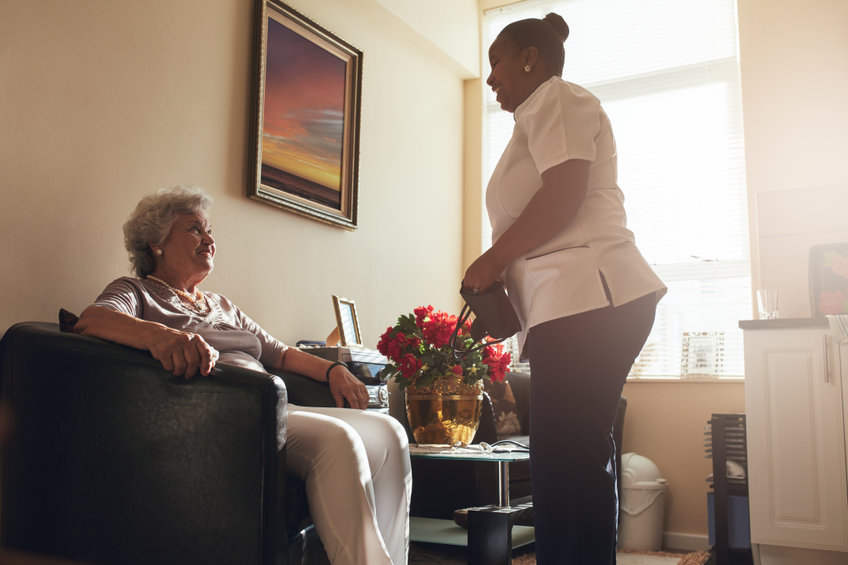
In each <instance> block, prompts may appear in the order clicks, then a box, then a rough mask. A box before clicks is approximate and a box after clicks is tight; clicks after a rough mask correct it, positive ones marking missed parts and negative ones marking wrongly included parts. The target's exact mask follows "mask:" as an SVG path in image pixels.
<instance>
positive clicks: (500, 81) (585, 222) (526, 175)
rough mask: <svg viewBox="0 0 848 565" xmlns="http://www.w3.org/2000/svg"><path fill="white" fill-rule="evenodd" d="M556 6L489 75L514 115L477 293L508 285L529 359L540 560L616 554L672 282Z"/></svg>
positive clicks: (507, 37)
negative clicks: (638, 393)
mask: <svg viewBox="0 0 848 565" xmlns="http://www.w3.org/2000/svg"><path fill="white" fill-rule="evenodd" d="M568 32H569V29H568V25H567V24H566V23H565V21H564V20H563V19H562V17H560V16H559V15H557V14H554V13H550V14H548V15H547V16H545V18H544V19H541V20H539V19H527V20H521V21H517V22H513V23H511V24H509V25H508V26H506V27H505V28H504V29H503V30H502V31H501V32H500V34H499V35H498V36H497V38H495V41H494V42H493V43H492V45H491V47H490V48H489V62H490V64H491V74H490V75H489V78H488V79H487V81H486V82H487V84H488V85H489V86H490V87H491V88H492V90H493V91H494V92H495V94H496V96H497V101H498V103H500V105H501V108H502V109H503V110H506V111H507V112H511V113H513V114H514V117H515V129H514V131H513V134H512V139H510V141H509V144H508V145H507V147H506V149H505V150H504V152H503V155H502V156H501V159H500V161H499V162H498V165H497V167H495V170H494V172H493V173H492V178H491V180H490V181H489V186H488V188H487V191H486V207H487V209H488V213H489V220H490V221H491V223H492V241H493V243H492V246H491V247H490V248H489V249H488V250H487V251H486V252H485V253H483V254H482V255H481V256H480V257H479V258H478V259H477V260H476V261H474V263H472V265H471V266H470V267H469V268H468V270H467V271H466V272H465V277H464V278H463V281H462V284H463V286H464V287H465V288H467V289H470V290H472V291H474V290H482V289H485V288H488V287H489V286H490V285H491V284H492V283H494V282H495V281H496V280H499V279H502V280H503V281H504V282H505V285H506V288H507V291H508V293H509V297H510V299H511V301H512V303H513V305H514V306H515V309H516V311H517V312H518V316H519V318H520V319H521V323H522V331H521V332H520V333H519V344H520V347H521V357H522V358H523V359H529V361H530V371H531V374H532V378H531V381H530V382H531V391H530V407H531V415H532V416H531V419H530V426H531V428H530V452H531V478H532V488H533V506H534V513H535V525H536V558H537V563H539V565H546V564H553V563H557V564H563V563H565V564H569V565H605V564H614V563H615V545H616V537H617V524H618V501H617V490H616V472H615V463H614V461H615V450H616V446H615V443H614V441H613V437H612V427H613V422H614V421H615V414H616V410H617V407H618V401H619V398H620V396H621V391H622V388H623V386H624V382H625V380H626V378H627V374H628V372H629V371H630V367H631V366H632V365H633V362H634V361H635V359H636V357H637V356H638V355H639V352H640V351H641V349H642V346H643V345H644V343H645V341H646V340H647V338H648V335H649V334H650V331H651V327H652V326H653V323H654V315H655V311H656V305H657V302H658V300H659V299H660V298H661V297H662V296H663V294H665V291H666V288H665V286H664V285H663V283H662V281H661V280H660V279H659V278H658V277H657V276H656V275H655V274H654V272H653V271H652V270H651V268H650V266H649V265H648V263H647V262H646V261H645V259H644V258H643V257H642V255H641V253H640V252H639V250H638V249H637V248H636V244H635V241H634V237H633V233H632V232H630V231H629V230H628V229H627V218H626V214H625V212H624V206H623V202H624V196H623V194H622V192H621V190H620V189H619V187H618V185H617V171H616V148H615V140H614V138H613V134H612V129H611V127H610V122H609V119H608V118H607V115H606V114H605V113H604V110H603V109H602V108H601V105H600V102H599V101H598V99H597V98H596V97H595V96H594V95H592V94H591V93H590V92H589V91H587V90H586V89H584V88H582V87H580V86H578V85H576V84H572V83H569V82H567V81H565V80H563V79H562V78H560V77H561V75H562V69H563V63H564V58H565V52H564V49H563V43H564V42H565V40H566V38H567V37H568Z"/></svg>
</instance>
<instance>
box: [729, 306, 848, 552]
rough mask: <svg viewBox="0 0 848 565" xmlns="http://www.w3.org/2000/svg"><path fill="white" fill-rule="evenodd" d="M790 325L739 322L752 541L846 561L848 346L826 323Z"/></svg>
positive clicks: (847, 532) (814, 322)
mask: <svg viewBox="0 0 848 565" xmlns="http://www.w3.org/2000/svg"><path fill="white" fill-rule="evenodd" d="M768 322H779V323H771V324H770V323H768ZM791 322H792V321H791V320H774V321H771V320H769V321H762V322H743V323H741V324H740V325H741V326H742V328H743V329H744V330H745V332H744V336H745V407H746V420H747V430H748V475H749V485H748V489H749V503H750V517H751V541H752V543H753V544H755V545H764V546H781V547H787V548H808V549H813V550H824V551H823V552H821V554H822V555H828V554H829V555H830V557H831V558H834V559H837V558H838V559H839V561H838V562H840V563H848V553H841V552H848V471H847V470H846V461H845V453H846V426H845V410H846V408H848V396H845V397H843V389H848V346H846V345H841V346H840V345H839V344H837V343H836V342H835V341H834V340H833V339H832V337H831V333H830V331H829V329H828V328H827V327H826V326H825V325H824V322H823V321H822V322H816V321H808V322H807V323H806V324H804V323H799V324H797V325H793V324H791ZM798 326H801V327H798ZM804 326H807V327H804ZM758 549H759V548H755V554H756V553H757V550H758ZM778 549H779V548H778ZM831 552H840V553H831ZM772 553H774V552H772ZM777 553H779V551H778V552H777ZM763 561H764V562H765V559H764V560H763ZM826 561H827V562H829V560H826V559H825V558H823V559H822V560H820V561H818V562H822V563H824V562H826ZM772 562H775V563H777V562H778V561H777V560H775V561H772ZM812 562H814V561H810V563H812ZM834 562H837V561H834Z"/></svg>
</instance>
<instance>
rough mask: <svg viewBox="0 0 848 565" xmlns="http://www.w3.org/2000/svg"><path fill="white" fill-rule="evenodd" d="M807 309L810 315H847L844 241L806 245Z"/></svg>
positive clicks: (847, 254) (846, 249)
mask: <svg viewBox="0 0 848 565" xmlns="http://www.w3.org/2000/svg"><path fill="white" fill-rule="evenodd" d="M810 310H811V311H812V317H813V318H823V317H825V316H827V315H834V316H836V315H844V314H848V243H845V242H839V243H826V244H821V245H813V246H812V247H810Z"/></svg>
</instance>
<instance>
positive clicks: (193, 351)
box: [148, 327, 218, 379]
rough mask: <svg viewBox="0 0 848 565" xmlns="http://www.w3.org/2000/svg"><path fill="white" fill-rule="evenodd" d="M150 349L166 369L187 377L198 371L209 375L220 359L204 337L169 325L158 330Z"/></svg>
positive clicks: (149, 346)
mask: <svg viewBox="0 0 848 565" xmlns="http://www.w3.org/2000/svg"><path fill="white" fill-rule="evenodd" d="M148 349H149V350H150V354H151V355H153V358H154V359H156V360H157V361H159V362H160V363H162V366H163V367H164V368H165V370H166V371H169V372H171V373H173V374H174V375H176V376H178V377H185V378H187V379H190V378H191V377H193V376H195V375H196V374H197V372H198V371H200V374H201V375H203V376H204V377H205V376H208V375H209V373H210V372H211V371H212V368H213V367H214V366H215V363H216V362H217V361H218V351H217V350H216V349H215V348H214V347H212V346H211V345H209V344H208V343H206V340H204V339H203V338H202V337H200V336H199V335H197V334H193V333H188V332H181V331H179V330H174V329H171V328H167V327H162V328H161V331H159V332H156V335H155V336H154V337H153V338H152V339H151V341H150V342H149V344H148Z"/></svg>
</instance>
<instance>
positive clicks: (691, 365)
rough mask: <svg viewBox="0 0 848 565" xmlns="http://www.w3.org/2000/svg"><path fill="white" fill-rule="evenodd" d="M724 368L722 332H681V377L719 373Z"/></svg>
mask: <svg viewBox="0 0 848 565" xmlns="http://www.w3.org/2000/svg"><path fill="white" fill-rule="evenodd" d="M723 368H724V332H723V331H710V332H683V348H682V352H681V356H680V376H681V378H691V377H706V376H712V375H720V374H721V373H722V370H723Z"/></svg>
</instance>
